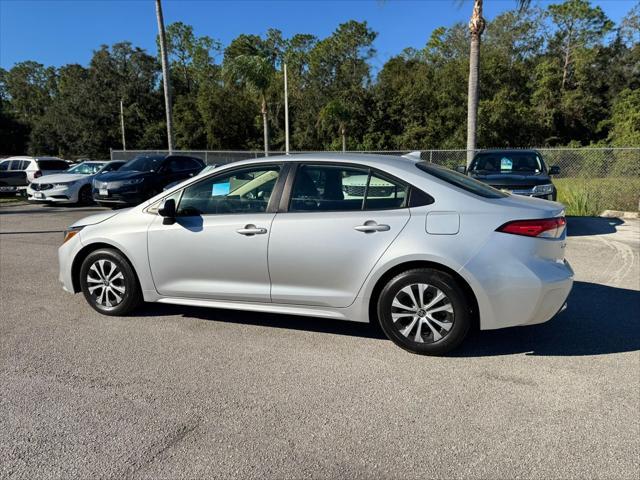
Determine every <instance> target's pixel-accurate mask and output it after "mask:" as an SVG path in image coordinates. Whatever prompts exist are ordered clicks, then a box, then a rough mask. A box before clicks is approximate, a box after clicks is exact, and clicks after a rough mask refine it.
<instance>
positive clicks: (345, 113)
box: [316, 100, 351, 152]
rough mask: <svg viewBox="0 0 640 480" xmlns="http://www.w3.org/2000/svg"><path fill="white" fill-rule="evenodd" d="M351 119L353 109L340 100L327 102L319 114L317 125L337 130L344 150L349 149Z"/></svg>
mask: <svg viewBox="0 0 640 480" xmlns="http://www.w3.org/2000/svg"><path fill="white" fill-rule="evenodd" d="M350 119H351V111H350V110H349V108H348V107H347V106H346V105H345V104H344V103H343V102H341V101H340V100H332V101H330V102H329V103H327V104H326V105H325V106H324V107H322V110H320V113H319V114H318V122H317V124H316V125H317V126H318V127H320V128H323V129H325V130H334V131H335V130H336V127H337V130H338V131H339V132H340V136H341V137H342V151H343V152H345V151H346V150H347V122H348V121H349V120H350Z"/></svg>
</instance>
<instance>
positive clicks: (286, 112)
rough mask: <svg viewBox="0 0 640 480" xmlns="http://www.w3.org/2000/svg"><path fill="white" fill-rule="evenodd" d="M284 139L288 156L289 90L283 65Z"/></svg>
mask: <svg viewBox="0 0 640 480" xmlns="http://www.w3.org/2000/svg"><path fill="white" fill-rule="evenodd" d="M284 138H285V153H286V154H287V155H289V89H288V88H287V64H286V63H285V64H284Z"/></svg>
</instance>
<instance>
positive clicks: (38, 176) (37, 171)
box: [33, 170, 42, 178]
mask: <svg viewBox="0 0 640 480" xmlns="http://www.w3.org/2000/svg"><path fill="white" fill-rule="evenodd" d="M41 176H42V172H41V171H40V170H36V171H35V172H34V173H33V178H40V177H41Z"/></svg>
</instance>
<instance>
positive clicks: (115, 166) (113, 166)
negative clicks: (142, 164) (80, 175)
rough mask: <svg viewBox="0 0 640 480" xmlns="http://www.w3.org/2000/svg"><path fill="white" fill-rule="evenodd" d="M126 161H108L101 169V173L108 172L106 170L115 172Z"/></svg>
mask: <svg viewBox="0 0 640 480" xmlns="http://www.w3.org/2000/svg"><path fill="white" fill-rule="evenodd" d="M124 163H125V162H110V163H107V164H106V165H105V166H104V168H103V169H102V170H100V173H106V172H115V171H116V170H118V169H119V168H120V167H121V166H123V165H124Z"/></svg>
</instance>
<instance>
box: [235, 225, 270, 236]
mask: <svg viewBox="0 0 640 480" xmlns="http://www.w3.org/2000/svg"><path fill="white" fill-rule="evenodd" d="M236 232H238V233H239V234H240V235H247V236H251V235H264V234H265V233H267V229H266V228H262V227H256V226H255V225H252V224H249V225H245V226H244V228H239V229H238V230H236Z"/></svg>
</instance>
